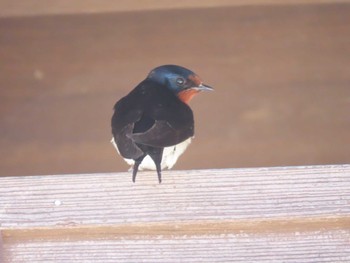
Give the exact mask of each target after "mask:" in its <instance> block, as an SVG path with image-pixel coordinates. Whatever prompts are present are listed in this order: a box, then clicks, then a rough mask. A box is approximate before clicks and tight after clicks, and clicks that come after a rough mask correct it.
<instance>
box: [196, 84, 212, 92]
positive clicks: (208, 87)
mask: <svg viewBox="0 0 350 263" xmlns="http://www.w3.org/2000/svg"><path fill="white" fill-rule="evenodd" d="M193 89H196V90H199V91H202V90H205V91H213V90H214V89H213V88H212V87H210V86H208V85H206V84H203V83H202V84H200V85H199V86H198V87H194V88H193Z"/></svg>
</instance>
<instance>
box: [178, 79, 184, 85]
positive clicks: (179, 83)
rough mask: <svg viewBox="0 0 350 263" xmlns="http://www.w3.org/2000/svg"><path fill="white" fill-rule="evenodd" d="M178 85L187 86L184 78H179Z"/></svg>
mask: <svg viewBox="0 0 350 263" xmlns="http://www.w3.org/2000/svg"><path fill="white" fill-rule="evenodd" d="M176 84H177V85H179V86H182V85H183V84H185V80H184V79H183V78H177V79H176Z"/></svg>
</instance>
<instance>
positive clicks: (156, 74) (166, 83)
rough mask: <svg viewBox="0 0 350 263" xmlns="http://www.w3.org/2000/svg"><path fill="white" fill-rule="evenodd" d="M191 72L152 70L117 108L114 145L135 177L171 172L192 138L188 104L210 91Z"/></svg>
mask: <svg viewBox="0 0 350 263" xmlns="http://www.w3.org/2000/svg"><path fill="white" fill-rule="evenodd" d="M211 90H213V88H211V87H210V86H208V85H205V84H203V82H202V80H201V79H200V78H199V77H198V75H196V74H195V73H194V72H192V71H191V70H189V69H186V68H184V67H180V66H176V65H164V66H160V67H157V68H155V69H153V70H152V71H151V72H150V73H149V74H148V76H147V77H146V79H145V80H143V81H142V82H141V83H140V84H138V85H137V86H136V88H134V89H133V90H132V91H131V92H130V93H129V94H128V95H126V96H125V97H123V98H122V99H120V100H119V101H118V102H117V103H116V104H115V106H114V114H113V117H112V121H111V124H112V134H113V138H112V140H111V142H112V144H113V145H114V147H115V148H116V150H117V151H118V153H119V154H120V155H121V156H122V157H123V158H124V159H125V161H126V162H127V163H128V164H129V165H131V166H132V167H133V172H132V181H133V182H135V179H136V174H137V171H138V170H139V169H140V170H143V169H150V170H157V175H158V180H159V183H161V181H162V176H161V170H162V169H166V168H168V169H170V168H172V167H173V165H174V164H175V163H176V161H177V159H178V157H179V156H180V155H181V154H182V153H183V152H184V151H185V150H186V148H187V146H188V145H189V144H190V142H191V139H192V137H193V135H194V120H193V113H192V110H191V108H190V107H189V106H188V103H189V102H190V100H191V99H192V98H193V97H194V96H195V95H196V94H198V93H199V92H200V91H211Z"/></svg>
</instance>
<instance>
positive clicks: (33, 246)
mask: <svg viewBox="0 0 350 263" xmlns="http://www.w3.org/2000/svg"><path fill="white" fill-rule="evenodd" d="M163 178H164V181H163V183H162V184H158V183H157V178H156V175H155V173H154V172H141V173H140V174H139V177H138V178H137V179H138V180H137V182H136V183H135V184H133V183H132V182H131V175H130V173H118V174H76V175H53V176H26V177H2V178H0V197H1V198H0V224H1V232H2V236H3V243H4V245H3V251H2V253H3V255H4V261H5V262H130V261H133V262H140V261H143V262H174V261H177V262H178V261H186V262H225V261H237V262H242V261H245V262H254V261H256V262H274V261H276V262H349V261H350V165H333V166H309V167H275V168H250V169H221V170H219V169H218V170H197V171H165V172H164V174H163Z"/></svg>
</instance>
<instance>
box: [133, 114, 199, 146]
mask: <svg viewBox="0 0 350 263" xmlns="http://www.w3.org/2000/svg"><path fill="white" fill-rule="evenodd" d="M193 134H194V131H193V123H191V122H190V123H189V125H182V128H178V129H176V128H174V127H172V126H171V124H170V123H169V122H168V121H166V120H155V122H154V125H153V126H152V127H151V128H150V129H149V130H147V131H145V132H143V133H133V134H129V135H128V137H129V138H130V139H132V140H133V141H134V142H136V143H140V144H144V145H149V146H153V147H168V146H172V145H176V144H178V143H180V142H182V141H184V140H186V139H188V138H189V137H192V136H193Z"/></svg>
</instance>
